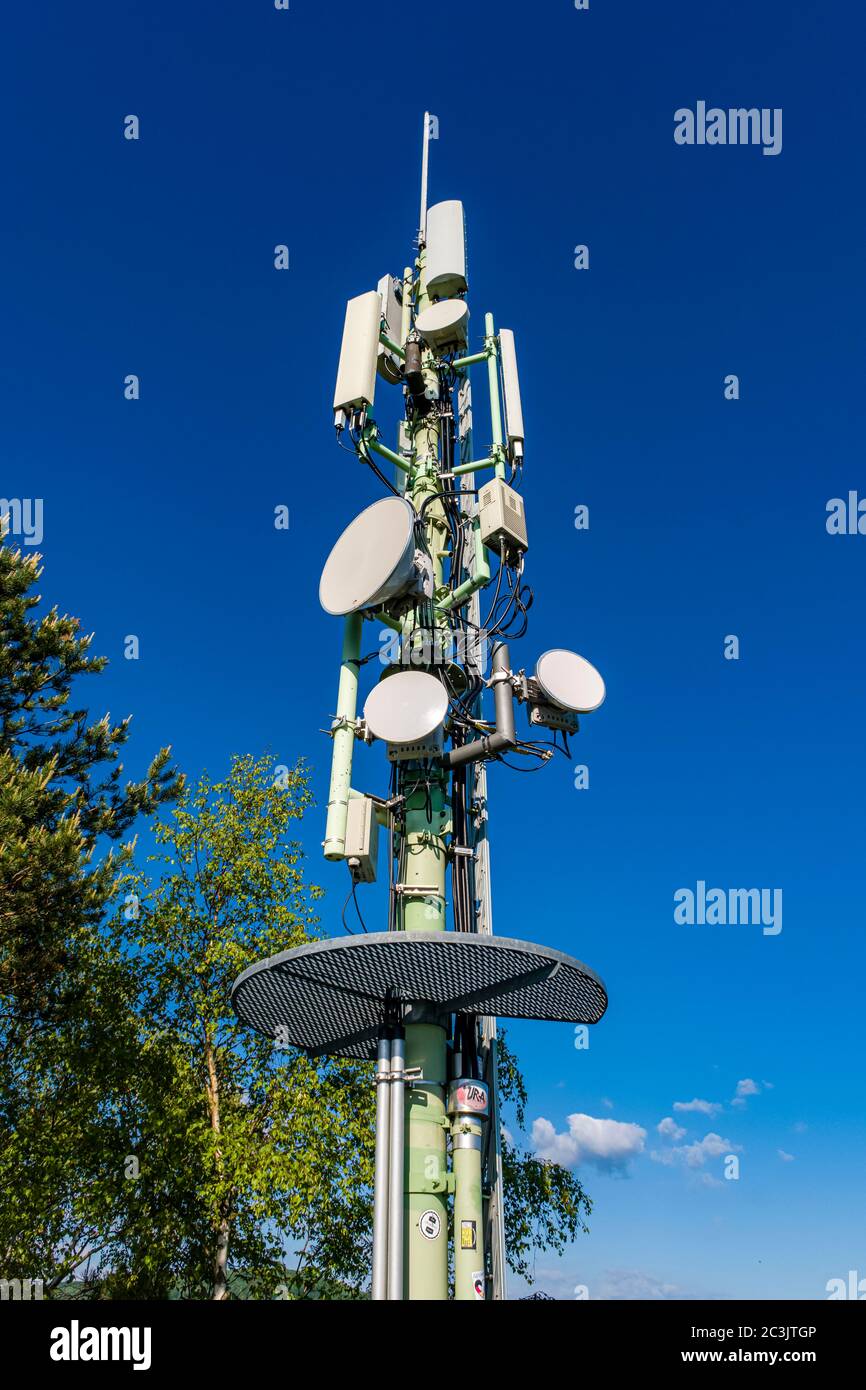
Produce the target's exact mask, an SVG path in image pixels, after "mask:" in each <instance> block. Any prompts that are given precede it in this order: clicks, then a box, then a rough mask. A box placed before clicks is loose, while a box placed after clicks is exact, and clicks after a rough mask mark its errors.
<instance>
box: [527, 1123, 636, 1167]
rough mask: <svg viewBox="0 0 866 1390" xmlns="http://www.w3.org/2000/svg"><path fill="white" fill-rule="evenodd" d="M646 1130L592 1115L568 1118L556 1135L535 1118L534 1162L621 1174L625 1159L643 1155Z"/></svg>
mask: <svg viewBox="0 0 866 1390" xmlns="http://www.w3.org/2000/svg"><path fill="white" fill-rule="evenodd" d="M645 1139H646V1130H645V1129H641V1127H640V1125H634V1124H624V1123H623V1122H622V1121H620V1120H599V1119H596V1118H595V1117H594V1116H592V1115H569V1116H568V1129H567V1131H565V1132H564V1133H562V1134H558V1133H557V1132H556V1130H555V1128H554V1127H553V1125H552V1124H551V1123H550V1121H549V1120H546V1119H544V1117H543V1116H541V1117H539V1118H538V1119H537V1120H535V1121H534V1122H533V1125H532V1146H533V1148H534V1150H535V1153H536V1155H537V1157H538V1158H541V1159H546V1160H547V1161H548V1162H551V1163H559V1164H560V1165H561V1166H562V1167H563V1168H577V1167H578V1166H579V1165H580V1164H581V1163H593V1164H595V1166H596V1168H601V1169H603V1170H606V1171H608V1172H611V1171H622V1170H623V1169H624V1168H625V1167H626V1165H627V1164H628V1161H629V1159H631V1158H634V1157H635V1155H636V1154H639V1153H643V1150H644V1140H645Z"/></svg>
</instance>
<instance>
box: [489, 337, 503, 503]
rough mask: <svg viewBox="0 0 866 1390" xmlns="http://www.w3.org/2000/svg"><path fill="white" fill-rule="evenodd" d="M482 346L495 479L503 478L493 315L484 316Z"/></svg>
mask: <svg viewBox="0 0 866 1390" xmlns="http://www.w3.org/2000/svg"><path fill="white" fill-rule="evenodd" d="M484 333H485V339H484V346H485V348H486V349H487V384H488V386H489V388H490V428H491V431H492V434H493V457H494V458H495V460H496V476H497V478H504V477H505V450H504V449H503V446H502V410H501V408H500V404H499V350H498V348H497V346H496V334H495V332H494V330H493V315H492V314H485V315H484Z"/></svg>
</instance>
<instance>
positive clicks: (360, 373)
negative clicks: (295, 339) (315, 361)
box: [334, 290, 382, 411]
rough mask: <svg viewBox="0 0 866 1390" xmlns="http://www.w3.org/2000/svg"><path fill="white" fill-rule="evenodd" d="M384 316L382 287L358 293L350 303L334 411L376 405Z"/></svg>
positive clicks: (341, 350) (335, 392)
mask: <svg viewBox="0 0 866 1390" xmlns="http://www.w3.org/2000/svg"><path fill="white" fill-rule="evenodd" d="M381 317H382V299H381V296H380V294H379V291H378V290H369V291H368V293H367V294H359V295H356V297H355V298H354V299H350V300H349V302H348V304H347V305H346V320H345V323H344V324H343V344H342V347H341V348H340V366H339V368H338V370H337V386H336V389H335V391H334V410H345V411H351V410H361V409H362V408H363V407H365V406H370V405H372V404H373V397H374V395H375V391H376V357H377V353H378V349H379V324H380V321H381Z"/></svg>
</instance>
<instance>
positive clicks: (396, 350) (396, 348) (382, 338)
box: [379, 333, 406, 357]
mask: <svg viewBox="0 0 866 1390" xmlns="http://www.w3.org/2000/svg"><path fill="white" fill-rule="evenodd" d="M379 342H380V343H381V344H382V346H383V347H386V348H387V349H388V351H389V352H393V354H394V356H395V357H405V356H406V354H405V352H404V351H403V349H402V348H401V347H400V345H399V343H395V342H394V341H393V339H391V338H389V337H388V335H387V333H380V334H379Z"/></svg>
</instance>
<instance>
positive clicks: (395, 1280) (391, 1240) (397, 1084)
mask: <svg viewBox="0 0 866 1390" xmlns="http://www.w3.org/2000/svg"><path fill="white" fill-rule="evenodd" d="M396 1031H397V1032H398V1034H399V1036H397V1037H395V1038H394V1040H393V1042H392V1043H391V1081H390V1085H389V1087H388V1089H389V1090H390V1092H391V1144H390V1149H391V1153H390V1173H389V1175H388V1188H389V1194H388V1298H389V1299H401V1298H402V1297H403V1243H404V1224H403V1186H404V1182H405V1177H404V1170H405V1166H406V1136H405V1133H404V1116H405V1095H404V1089H403V1088H404V1086H405V1082H404V1080H403V1073H404V1070H405V1068H404V1062H405V1048H406V1044H405V1041H404V1038H403V1030H402V1028H401V1029H398V1030H396Z"/></svg>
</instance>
